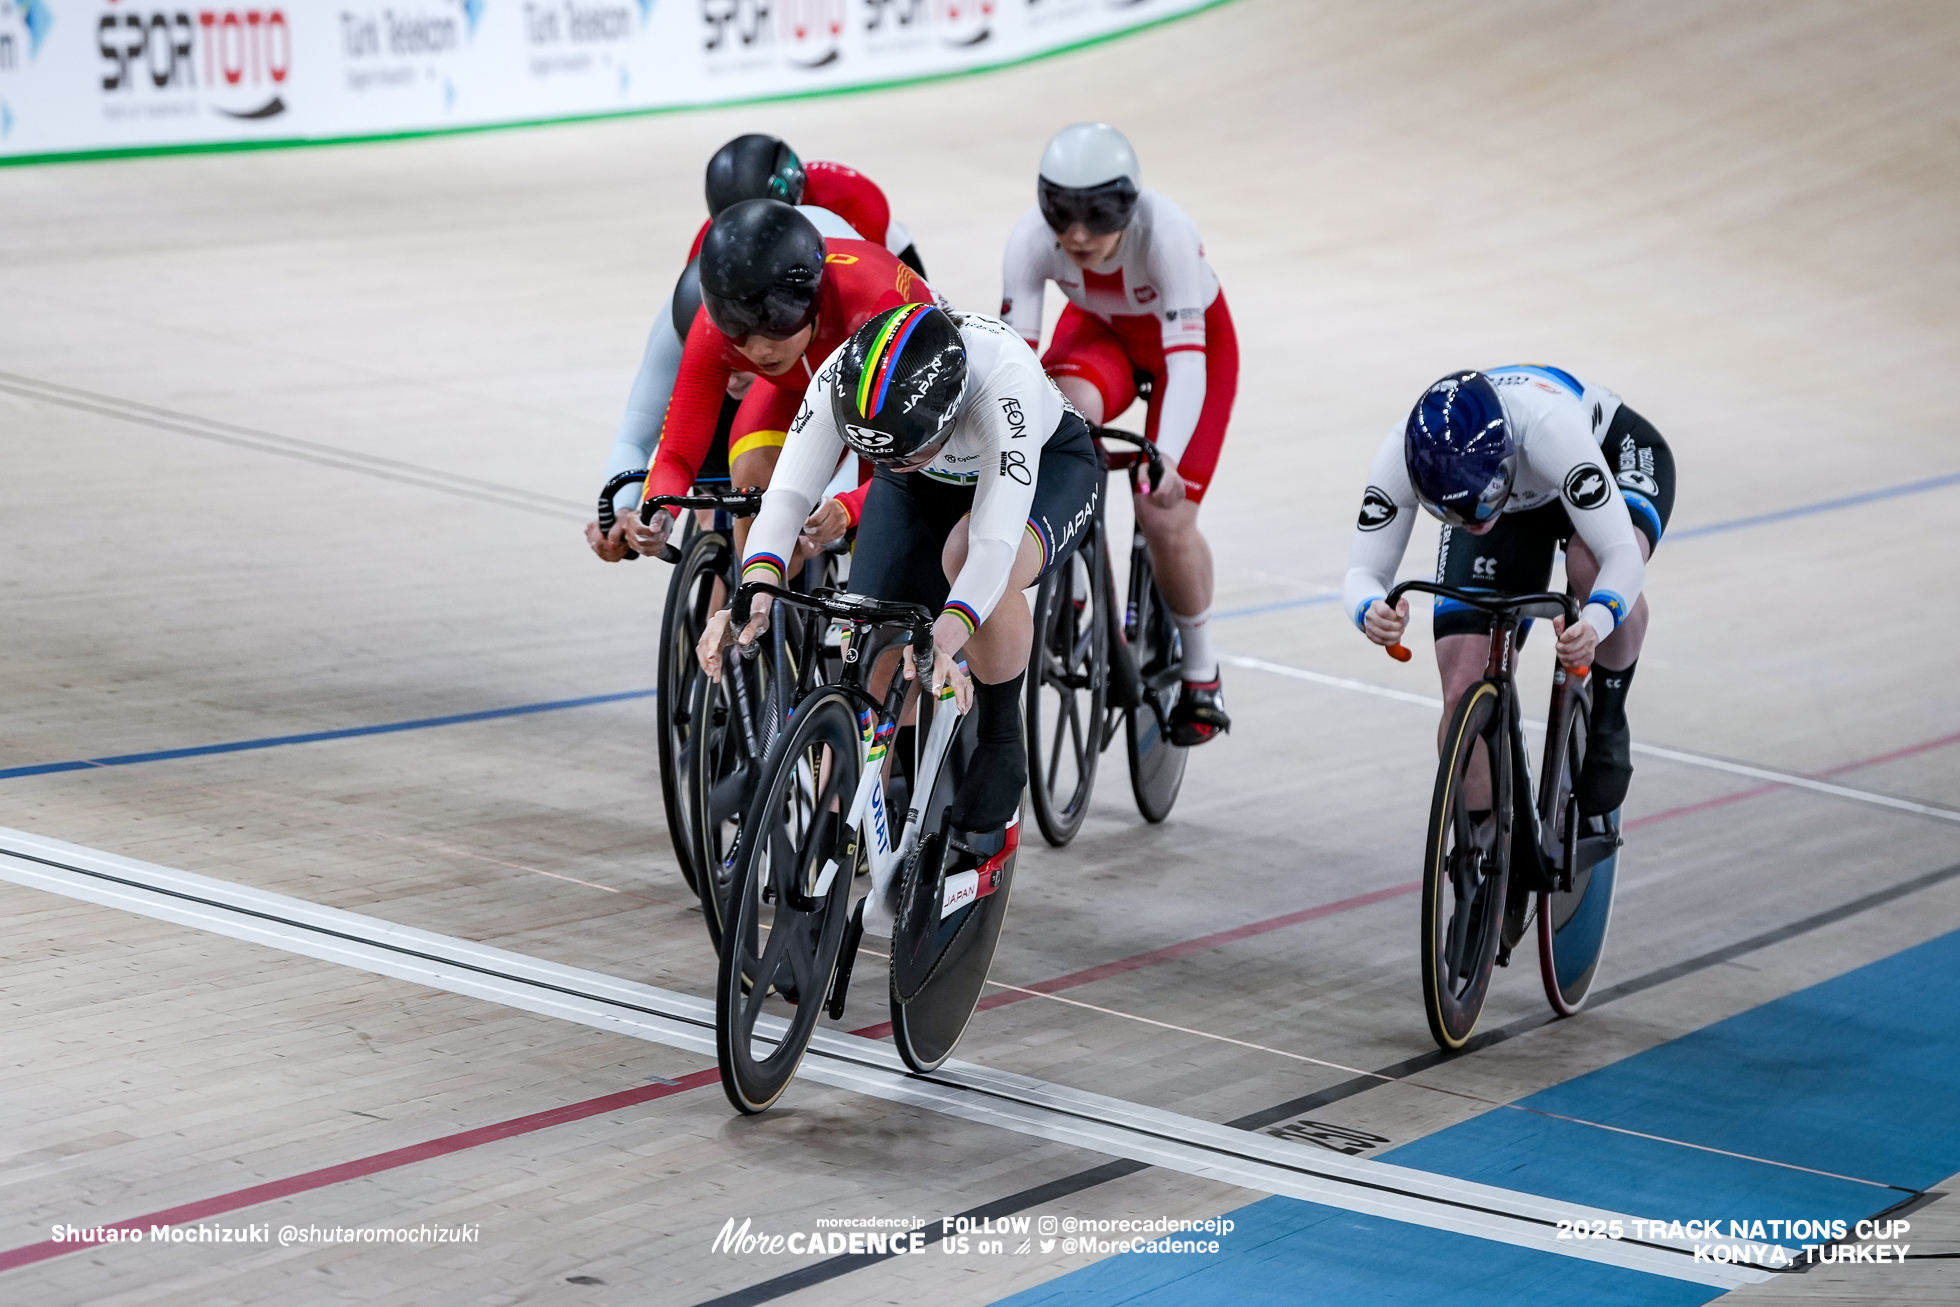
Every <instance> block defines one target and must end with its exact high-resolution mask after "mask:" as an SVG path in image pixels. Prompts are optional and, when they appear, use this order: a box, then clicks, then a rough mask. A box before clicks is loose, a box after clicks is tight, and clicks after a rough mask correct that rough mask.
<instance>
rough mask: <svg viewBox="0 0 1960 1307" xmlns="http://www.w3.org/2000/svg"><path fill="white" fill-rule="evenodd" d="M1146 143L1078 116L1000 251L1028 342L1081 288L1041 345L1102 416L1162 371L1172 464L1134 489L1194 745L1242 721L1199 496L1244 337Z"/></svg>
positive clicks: (1159, 380) (1012, 313)
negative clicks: (1047, 311)
mask: <svg viewBox="0 0 1960 1307" xmlns="http://www.w3.org/2000/svg"><path fill="white" fill-rule="evenodd" d="M1138 178H1139V169H1138V166H1137V160H1136V152H1135V151H1134V150H1133V149H1131V147H1130V143H1129V141H1127V140H1126V139H1124V137H1123V134H1122V133H1121V132H1119V131H1117V130H1116V129H1115V128H1114V127H1110V126H1109V125H1107V124H1105V123H1077V124H1075V125H1074V126H1072V127H1069V128H1066V129H1064V130H1063V131H1062V132H1060V133H1059V134H1057V135H1056V137H1055V138H1054V139H1053V140H1052V141H1050V142H1049V143H1048V148H1047V149H1046V150H1045V151H1044V152H1043V154H1042V161H1041V174H1040V178H1039V181H1038V182H1037V186H1036V194H1037V196H1038V198H1039V203H1038V204H1037V206H1036V207H1035V208H1034V209H1033V210H1031V211H1030V212H1029V213H1028V215H1027V216H1026V217H1024V218H1023V219H1022V220H1021V222H1020V224H1019V225H1018V226H1016V227H1015V229H1014V234H1013V235H1012V236H1011V237H1010V238H1009V240H1008V245H1007V255H1006V258H1005V259H1004V260H1003V263H1002V281H1003V290H1002V294H1001V317H1002V318H1004V319H1006V321H1007V323H1008V325H1010V326H1012V327H1014V328H1015V329H1016V330H1017V331H1019V332H1020V333H1021V335H1022V337H1023V338H1024V339H1025V340H1027V342H1028V343H1029V344H1030V345H1033V344H1035V343H1036V342H1037V341H1038V340H1039V339H1040V337H1041V301H1042V285H1043V283H1044V282H1048V281H1053V282H1054V283H1055V284H1056V285H1057V286H1059V287H1060V288H1061V290H1062V294H1063V295H1064V296H1066V297H1067V299H1068V301H1069V303H1068V307H1067V308H1065V309H1063V310H1062V317H1061V321H1060V322H1058V323H1057V324H1056V326H1055V336H1054V339H1053V340H1052V341H1051V342H1050V343H1049V347H1048V352H1047V354H1045V355H1044V356H1043V357H1042V362H1043V363H1044V364H1045V365H1046V366H1047V369H1048V375H1049V376H1050V377H1051V378H1053V379H1054V382H1055V384H1056V386H1057V388H1059V389H1060V390H1061V392H1062V394H1063V395H1065V396H1067V397H1068V399H1069V402H1070V403H1072V404H1074V405H1075V406H1076V408H1077V409H1078V410H1080V411H1081V413H1082V414H1083V416H1084V417H1086V418H1088V419H1089V421H1090V422H1091V423H1092V424H1100V423H1101V422H1103V421H1105V420H1106V419H1109V418H1114V417H1115V416H1116V415H1117V414H1118V413H1120V412H1122V411H1123V410H1124V409H1126V408H1128V407H1129V406H1130V403H1131V401H1132V400H1134V399H1135V398H1136V395H1137V385H1136V382H1135V380H1134V378H1135V377H1136V376H1137V375H1138V374H1142V375H1144V376H1147V377H1148V378H1149V379H1150V383H1151V394H1150V408H1149V415H1148V419H1147V421H1146V424H1145V428H1144V429H1145V433H1146V434H1147V435H1149V436H1150V438H1151V439H1152V440H1153V441H1155V442H1156V444H1157V447H1158V449H1159V451H1160V452H1161V453H1162V454H1163V457H1164V463H1165V465H1166V466H1165V472H1164V480H1163V484H1162V485H1158V486H1152V487H1151V488H1150V491H1149V493H1147V494H1143V495H1139V496H1137V499H1136V520H1137V527H1138V529H1139V530H1141V531H1142V532H1143V535H1144V538H1145V539H1147V540H1148V541H1149V542H1150V556H1151V561H1152V563H1153V564H1154V565H1155V568H1156V573H1157V584H1158V586H1159V587H1160V588H1161V589H1162V590H1163V592H1164V598H1165V600H1166V601H1168V603H1169V605H1170V609H1171V616H1172V617H1173V618H1174V619H1175V620H1176V622H1177V629H1178V635H1179V637H1180V639H1181V642H1182V645H1183V665H1182V667H1181V668H1180V677H1181V679H1182V681H1183V686H1182V689H1181V691H1180V693H1179V695H1178V700H1177V704H1176V706H1175V707H1174V708H1173V709H1172V710H1171V720H1170V727H1171V742H1172V743H1173V744H1177V745H1180V746H1183V747H1186V748H1189V747H1191V746H1194V745H1199V744H1204V743H1206V742H1207V741H1210V740H1213V739H1216V738H1217V737H1218V736H1219V735H1220V734H1222V733H1224V732H1225V731H1228V730H1230V729H1231V725H1232V719H1231V717H1230V716H1228V715H1227V714H1226V712H1225V703H1224V695H1223V688H1222V686H1221V685H1220V681H1219V674H1218V658H1217V655H1216V654H1215V653H1214V652H1213V651H1212V647H1211V625H1210V623H1211V596H1212V562H1211V546H1210V545H1209V544H1207V543H1206V541H1205V538H1204V535H1203V533H1201V532H1200V531H1199V530H1198V504H1199V502H1200V501H1201V500H1202V499H1203V498H1204V494H1205V490H1206V489H1207V487H1208V486H1209V485H1210V483H1211V479H1212V472H1213V470H1214V469H1215V468H1216V466H1217V464H1218V454H1219V449H1220V447H1221V446H1222V445H1223V444H1224V441H1225V428H1226V425H1227V424H1228V422H1229V421H1230V419H1231V414H1232V400H1233V397H1234V395H1235V394H1236V393H1237V390H1238V372H1239V355H1238V338H1237V335H1236V334H1235V332H1234V331H1233V328H1232V315H1231V313H1230V312H1229V311H1228V310H1227V309H1226V307H1225V296H1224V295H1223V294H1221V293H1220V291H1219V286H1218V278H1217V276H1215V275H1214V274H1213V272H1212V270H1211V266H1210V265H1209V264H1208V263H1206V262H1205V254H1204V244H1203V242H1202V241H1201V240H1200V239H1199V236H1198V229H1197V226H1196V224H1194V223H1193V222H1192V221H1191V219H1190V217H1189V216H1188V215H1186V214H1185V212H1184V210H1182V209H1180V208H1178V207H1177V206H1176V205H1175V204H1173V203H1172V202H1171V201H1170V200H1169V199H1167V198H1166V197H1164V196H1162V195H1160V194H1158V193H1157V192H1155V191H1148V190H1144V189H1143V188H1142V186H1141V184H1140V182H1139V180H1138Z"/></svg>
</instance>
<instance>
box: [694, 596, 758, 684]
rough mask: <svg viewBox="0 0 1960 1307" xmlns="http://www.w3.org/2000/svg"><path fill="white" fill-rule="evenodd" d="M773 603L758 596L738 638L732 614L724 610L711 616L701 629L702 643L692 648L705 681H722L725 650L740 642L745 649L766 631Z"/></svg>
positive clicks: (750, 608)
mask: <svg viewBox="0 0 1960 1307" xmlns="http://www.w3.org/2000/svg"><path fill="white" fill-rule="evenodd" d="M774 602H775V599H774V598H773V597H772V596H769V595H757V596H756V597H755V600H754V602H753V603H752V604H751V605H750V607H749V624H748V625H747V626H745V627H743V628H742V630H741V633H740V634H739V635H738V634H737V633H736V632H735V631H734V629H733V628H734V625H735V614H734V613H733V612H732V611H731V610H729V609H727V608H724V609H722V610H721V611H719V612H716V613H713V614H710V615H709V617H708V624H707V625H706V626H704V627H702V628H701V642H700V643H699V644H697V645H695V646H694V656H695V657H696V658H698V659H700V660H701V670H702V671H704V672H706V673H707V674H708V679H710V680H714V681H719V680H720V679H721V660H722V656H723V654H724V652H725V651H726V650H727V648H728V646H729V645H731V644H734V643H735V642H736V641H737V640H740V641H741V643H742V644H744V645H751V644H754V643H755V642H756V641H757V640H758V639H760V638H761V637H762V634H763V632H765V631H767V630H768V629H769V607H770V605H771V604H773V603H774Z"/></svg>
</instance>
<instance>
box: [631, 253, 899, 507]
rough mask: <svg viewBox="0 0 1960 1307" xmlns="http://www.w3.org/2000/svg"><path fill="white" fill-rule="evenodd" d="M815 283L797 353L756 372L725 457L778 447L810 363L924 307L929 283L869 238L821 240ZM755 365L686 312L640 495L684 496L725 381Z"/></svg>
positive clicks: (700, 317)
mask: <svg viewBox="0 0 1960 1307" xmlns="http://www.w3.org/2000/svg"><path fill="white" fill-rule="evenodd" d="M824 250H825V257H824V272H823V285H822V286H820V287H819V288H818V290H817V318H816V331H815V332H813V333H812V334H811V337H810V344H809V346H808V347H807V348H806V349H805V350H804V351H803V356H802V357H801V358H799V359H797V361H796V362H795V363H793V364H791V365H790V367H789V369H788V371H786V372H783V373H782V374H780V375H778V376H775V377H765V376H763V375H761V374H760V373H757V375H756V381H755V384H754V385H753V386H751V387H750V388H749V393H748V395H747V397H746V398H744V399H743V400H742V406H741V408H740V410H739V411H738V412H737V413H736V415H735V425H734V426H733V427H732V428H730V430H729V433H728V461H729V463H730V464H731V465H733V463H734V462H735V460H736V459H738V458H740V457H741V456H742V455H743V454H745V453H747V452H748V451H749V450H751V449H757V448H763V447H766V446H780V445H781V444H782V443H783V440H784V437H785V436H786V435H787V434H788V432H789V424H790V422H791V421H792V420H793V419H794V418H795V417H796V410H797V406H798V405H800V404H801V403H802V402H803V392H804V390H805V389H806V388H807V387H808V386H809V384H810V379H811V377H812V376H813V375H814V374H815V372H816V369H817V366H818V365H819V364H821V363H822V362H823V361H824V360H825V359H827V358H829V357H830V355H831V352H832V351H833V350H835V349H836V348H837V347H838V346H840V345H842V344H843V343H844V342H845V341H846V340H848V339H850V336H851V333H852V332H854V331H856V330H857V329H858V328H859V327H861V326H863V325H864V324H865V322H866V321H867V320H868V319H870V318H871V317H873V316H874V315H876V314H879V313H883V312H884V311H885V310H886V309H895V308H897V307H898V306H899V305H901V304H930V303H932V302H933V296H932V288H931V287H929V286H927V285H926V283H925V282H924V280H922V279H921V278H920V277H919V275H918V274H917V273H915V272H913V271H912V270H911V269H910V268H908V267H906V266H905V265H904V264H903V263H900V262H899V261H898V260H897V259H896V258H894V257H893V256H892V255H891V253H890V252H889V251H887V250H884V249H882V248H880V247H879V246H876V245H873V244H872V243H871V242H870V241H850V240H826V241H825V242H824ZM755 371H756V368H755V365H754V364H753V363H751V362H749V361H748V360H747V359H746V358H744V357H742V355H741V354H740V353H739V352H738V351H737V350H736V348H735V346H734V344H733V343H732V342H731V341H730V340H729V339H728V337H726V336H724V335H722V334H721V332H720V331H718V330H716V329H715V325H714V323H713V321H712V320H710V319H709V317H708V310H707V309H706V308H705V307H703V308H701V309H700V310H698V311H697V312H696V313H695V315H694V323H693V326H692V327H690V328H689V330H688V333H687V349H686V350H685V352H683V353H682V355H681V370H680V376H679V378H678V379H676V380H675V382H674V397H673V399H672V400H670V401H669V402H668V405H667V417H666V421H665V424H664V425H663V427H662V428H661V433H660V447H659V449H658V450H657V451H656V453H655V455H654V460H653V470H652V472H651V473H650V474H649V475H648V477H647V487H646V494H647V495H648V496H649V497H650V496H654V495H684V494H686V493H687V491H688V488H689V487H690V486H692V485H693V484H694V478H695V475H696V474H697V473H699V472H700V470H701V462H702V460H703V459H704V458H706V457H707V454H708V449H709V446H710V445H711V444H713V442H714V436H715V420H716V419H717V418H718V417H719V416H720V414H721V401H722V396H723V395H725V394H726V393H727V391H728V378H729V377H730V376H731V375H733V374H734V373H736V372H755Z"/></svg>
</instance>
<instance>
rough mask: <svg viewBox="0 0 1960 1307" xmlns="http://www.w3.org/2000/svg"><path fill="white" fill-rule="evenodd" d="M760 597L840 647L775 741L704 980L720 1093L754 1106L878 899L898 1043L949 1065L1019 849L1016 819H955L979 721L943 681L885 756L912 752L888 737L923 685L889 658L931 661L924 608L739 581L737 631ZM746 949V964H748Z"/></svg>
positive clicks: (824, 1004) (841, 977)
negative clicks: (976, 824)
mask: <svg viewBox="0 0 1960 1307" xmlns="http://www.w3.org/2000/svg"><path fill="white" fill-rule="evenodd" d="M759 594H768V595H772V596H774V597H775V599H776V612H778V613H780V612H781V611H782V610H783V608H784V607H785V606H787V607H790V608H801V609H804V610H806V611H807V612H809V613H810V614H813V615H815V616H818V617H821V618H824V619H827V620H828V621H830V622H832V623H835V624H837V625H838V626H839V627H840V628H841V629H840V636H841V637H842V638H841V639H840V646H841V648H842V650H843V652H842V655H841V658H840V659H839V661H838V662H837V664H836V670H835V674H834V675H833V676H831V677H830V678H829V679H827V680H825V681H824V683H822V684H820V685H818V686H816V687H815V688H813V689H812V690H810V691H809V692H808V693H807V694H805V695H804V696H803V697H802V698H801V699H799V700H798V701H797V704H796V708H795V711H794V713H793V714H792V715H791V718H790V725H789V727H788V729H786V730H785V731H784V732H783V733H782V734H781V735H780V736H778V737H777V739H776V741H775V743H774V744H773V745H772V746H771V747H770V750H769V756H768V759H767V760H766V761H765V762H764V764H763V767H762V774H761V776H760V778H759V779H758V781H757V785H756V800H755V802H754V804H753V805H752V806H751V807H750V809H749V814H748V817H747V819H746V820H744V822H743V823H742V835H741V841H740V844H739V846H738V848H737V850H736V855H735V859H734V862H735V866H736V868H737V873H736V881H735V888H734V892H733V893H732V894H731V896H730V903H731V916H730V921H729V926H728V937H729V939H730V941H731V945H730V946H728V947H724V948H723V949H722V953H721V967H720V971H719V973H718V977H717V983H716V987H715V1029H716V1047H717V1052H718V1054H719V1061H720V1064H721V1083H722V1089H723V1091H724V1092H725V1093H726V1094H727V1095H728V1101H729V1102H730V1103H732V1104H733V1105H734V1106H735V1108H736V1109H737V1110H738V1111H740V1112H743V1113H751V1114H752V1113H757V1112H762V1111H765V1110H767V1109H768V1107H769V1106H770V1105H771V1104H773V1103H774V1102H775V1101H776V1099H777V1098H778V1097H780V1096H781V1094H782V1092H783V1090H784V1088H785V1087H786V1086H787V1085H788V1084H789V1081H790V1078H791V1077H792V1076H793V1075H795V1073H796V1068H797V1065H798V1064H799V1063H800V1062H801V1061H802V1060H803V1054H804V1052H805V1050H806V1049H807V1048H808V1047H809V1043H810V1039H811V1037H812V1035H813V1034H814V1033H815V1030H816V1024H817V1019H818V1017H819V1016H820V1015H821V1014H823V1013H825V1012H828V1013H829V1015H830V1017H831V1019H832V1020H840V1019H842V1017H843V1015H844V1005H845V1000H846V999H847V998H848V996H849V993H850V984H851V972H852V968H853V963H854V962H855V960H856V956H857V952H858V944H859V941H860V940H861V939H862V937H863V933H864V929H865V912H866V905H867V904H869V903H871V902H872V901H874V899H875V900H876V901H877V902H879V903H882V904H884V905H886V907H887V909H888V910H889V911H890V914H891V916H892V917H893V918H895V919H894V920H893V922H892V927H891V934H892V947H891V960H890V965H889V975H888V1000H889V1006H890V1012H891V1022H892V1039H893V1042H894V1043H895V1044H896V1045H897V1046H898V1051H899V1054H900V1056H901V1057H903V1058H904V1060H905V1063H906V1065H907V1066H909V1067H910V1068H912V1070H914V1071H916V1072H921V1073H923V1072H927V1071H931V1070H933V1069H935V1068H937V1067H938V1066H940V1065H941V1064H942V1063H944V1062H945V1060H946V1059H947V1058H948V1057H950V1056H951V1055H952V1052H953V1047H954V1045H955V1044H957V1043H958V1042H959V1039H960V1036H961V1035H962V1034H963V1033H965V1030H966V1026H967V1023H968V1022H969V1021H970V1020H971V1019H972V1016H973V1010H974V1007H975V1005H977V1004H978V1003H979V1001H980V991H981V988H982V986H983V984H984V983H985V981H986V977H987V969H988V967H989V965H990V964H991V963H992V961H993V955H994V948H995V946H996V945H997V944H998V943H999V940H1000V931H1001V925H1002V923H1003V922H1004V921H1005V919H1006V913H1007V899H1008V890H1009V887H1010V885H1011V884H1012V881H1013V876H1014V861H1015V854H1016V852H1017V850H1018V849H1019V847H1020V827H1019V824H1018V818H1017V819H1016V820H1014V821H1010V822H1009V823H1008V825H1007V826H1006V827H1005V828H1004V829H1000V830H995V831H988V832H969V831H962V830H957V829H954V828H953V827H952V826H951V824H950V818H949V816H948V810H949V809H950V808H951V807H952V803H953V798H954V795H955V794H956V793H957V792H958V790H959V786H960V782H961V781H962V780H963V779H964V778H965V775H966V768H967V766H968V764H969V762H970V760H971V758H972V755H973V752H974V750H975V748H976V747H977V743H976V740H975V730H976V728H975V722H974V718H973V717H972V716H971V715H970V714H963V713H961V712H960V710H959V708H958V706H957V702H956V700H955V697H954V691H953V689H952V687H951V686H948V687H946V688H945V689H943V690H941V691H940V692H939V693H938V694H937V695H933V694H927V693H922V694H920V695H919V709H920V711H919V717H920V720H919V722H918V724H917V728H916V729H915V730H914V731H912V732H911V733H910V735H911V739H912V741H913V746H914V750H915V751H916V752H915V754H914V756H913V757H911V758H909V759H907V758H901V757H895V756H893V755H894V754H895V753H902V752H911V751H908V750H898V749H895V748H894V746H895V745H896V744H897V742H898V738H899V737H898V723H899V718H900V715H901V713H902V712H903V711H904V708H905V703H906V699H907V697H908V694H909V693H910V691H911V687H912V685H914V684H917V683H918V682H916V681H911V680H908V679H907V678H906V677H905V676H901V675H899V674H897V671H896V668H895V666H894V664H895V663H896V662H897V661H898V655H900V654H901V653H902V652H909V653H911V654H913V655H915V662H914V666H916V667H918V668H925V669H929V668H931V666H932V621H933V612H932V610H931V609H929V608H926V607H924V606H922V605H919V604H910V603H887V602H884V601H881V600H877V599H872V598H869V597H867V596H863V595H850V594H838V593H817V594H809V593H799V592H796V591H792V590H789V589H786V588H784V587H782V586H776V585H771V584H768V583H765V582H752V583H749V584H746V585H744V586H743V587H742V589H741V590H740V591H738V592H737V595H736V599H735V605H734V608H735V611H734V623H735V625H736V626H737V627H740V626H741V625H744V624H745V623H746V622H747V620H748V614H749V610H750V605H751V601H752V599H753V597H754V596H756V595H759ZM773 625H774V623H773V622H772V626H773ZM758 643H759V642H758ZM741 647H742V646H740V645H739V644H737V645H736V646H734V647H733V649H732V650H731V651H730V652H731V653H734V652H736V651H739V650H740V649H741ZM874 669H876V672H875V673H874ZM884 674H889V675H890V678H891V679H890V685H889V687H888V688H886V690H885V691H884V693H883V694H882V695H879V694H875V693H873V691H872V689H871V686H872V684H873V683H874V675H884ZM921 675H923V673H922V674H921ZM908 763H909V766H907V765H906V764H908ZM891 764H897V770H898V771H900V772H902V773H903V775H904V776H905V777H906V778H909V781H910V784H909V785H907V786H905V787H904V789H903V791H902V792H903V793H905V794H907V795H908V796H909V798H908V799H907V802H906V811H905V813H904V816H903V818H902V819H896V820H895V813H894V805H893V803H892V798H893V795H894V794H895V793H898V792H901V791H900V787H899V786H898V785H897V784H896V780H897V777H895V776H892V775H890V774H888V773H889V772H890V771H891V770H892V767H891ZM865 872H869V874H870V881H871V889H870V894H868V895H867V896H865V897H863V898H860V899H858V901H857V904H856V910H855V911H853V910H852V903H851V887H852V884H853V882H854V881H855V880H856V878H857V877H858V875H860V874H862V873H865ZM765 936H766V940H765V939H764V937H765ZM737 943H739V947H736V946H734V945H735V944H737ZM744 955H748V956H750V957H752V959H753V962H752V964H751V965H750V966H749V967H748V969H747V970H746V972H745V971H744V968H743V966H742V965H741V963H740V959H741V958H742V957H743V956H744ZM784 1008H787V1009H789V1010H788V1011H787V1013H785V1012H784Z"/></svg>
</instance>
